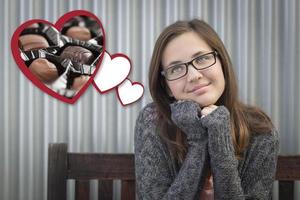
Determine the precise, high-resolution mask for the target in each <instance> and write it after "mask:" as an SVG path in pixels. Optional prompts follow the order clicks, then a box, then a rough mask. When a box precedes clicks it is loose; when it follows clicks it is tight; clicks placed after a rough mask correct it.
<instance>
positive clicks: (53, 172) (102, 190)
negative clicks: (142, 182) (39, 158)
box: [48, 143, 300, 200]
mask: <svg viewBox="0 0 300 200" xmlns="http://www.w3.org/2000/svg"><path fill="white" fill-rule="evenodd" d="M67 149H68V147H67V144H65V143H57V144H50V145H49V152H48V155H49V157H48V200H66V196H67V180H68V179H74V180H75V198H76V200H83V199H84V200H88V199H89V196H90V194H89V192H90V184H89V180H91V179H96V180H98V199H101V200H112V199H113V180H121V199H122V200H134V199H135V174H134V154H101V153H70V152H68V151H67ZM276 180H278V181H279V199H280V200H286V199H289V200H292V199H294V181H295V180H300V156H279V157H278V164H277V172H276Z"/></svg>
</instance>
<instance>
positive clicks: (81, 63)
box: [11, 10, 105, 104]
mask: <svg viewBox="0 0 300 200" xmlns="http://www.w3.org/2000/svg"><path fill="white" fill-rule="evenodd" d="M11 49H12V54H13V56H14V59H15V61H16V63H17V65H18V66H19V68H20V69H21V71H22V72H23V73H24V74H25V75H26V77H27V78H28V79H30V80H31V81H32V82H33V83H34V84H35V85H36V86H37V87H39V88H40V89H41V90H42V91H44V92H46V93H47V94H49V95H51V96H53V97H55V98H57V99H59V100H61V101H64V102H66V103H71V104H72V103H74V102H76V101H77V100H78V99H79V97H80V96H81V95H82V94H83V93H84V91H85V90H86V89H87V87H88V86H89V84H91V83H92V81H93V78H94V76H95V75H96V73H97V71H98V69H99V67H100V63H101V61H102V58H103V55H104V52H105V34H104V30H103V27H102V24H101V22H100V20H99V19H98V18H97V17H96V16H95V15H94V14H92V13H90V12H88V11H84V10H76V11H72V12H69V13H66V14H65V15H63V16H62V17H60V18H59V19H58V21H57V22H56V23H55V24H54V25H53V24H51V23H50V22H48V21H45V20H40V19H37V20H29V21H27V22H25V23H23V24H22V25H21V26H19V27H18V28H17V29H16V31H15V32H14V34H13V37H12V39H11ZM58 77H59V78H58Z"/></svg>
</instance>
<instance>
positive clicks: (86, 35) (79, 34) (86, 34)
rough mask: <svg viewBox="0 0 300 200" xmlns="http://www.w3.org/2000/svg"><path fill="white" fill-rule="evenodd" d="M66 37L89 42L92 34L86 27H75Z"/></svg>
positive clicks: (69, 30)
mask: <svg viewBox="0 0 300 200" xmlns="http://www.w3.org/2000/svg"><path fill="white" fill-rule="evenodd" d="M66 36H68V37H70V38H74V39H77V40H81V41H88V40H90V39H91V38H92V35H91V32H90V30H89V29H88V28H86V27H80V26H73V27H71V28H69V29H68V30H67V32H66Z"/></svg>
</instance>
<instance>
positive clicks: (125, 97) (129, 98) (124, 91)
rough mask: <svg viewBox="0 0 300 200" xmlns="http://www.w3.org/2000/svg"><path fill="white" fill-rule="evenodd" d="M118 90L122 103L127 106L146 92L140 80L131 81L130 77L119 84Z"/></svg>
mask: <svg viewBox="0 0 300 200" xmlns="http://www.w3.org/2000/svg"><path fill="white" fill-rule="evenodd" d="M117 92H118V96H119V99H120V101H121V103H122V105H123V106H125V105H128V104H131V103H133V102H135V101H137V100H138V99H139V98H141V97H142V96H143V93H144V87H143V85H142V84H140V83H138V82H134V83H131V81H130V80H129V79H126V80H125V81H124V82H123V83H122V84H121V85H119V86H118V90H117Z"/></svg>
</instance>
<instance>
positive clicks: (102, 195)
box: [98, 180, 113, 200]
mask: <svg viewBox="0 0 300 200" xmlns="http://www.w3.org/2000/svg"><path fill="white" fill-rule="evenodd" d="M98 183H99V184H98V199H99V200H112V199H113V181H112V180H99V182H98Z"/></svg>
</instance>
